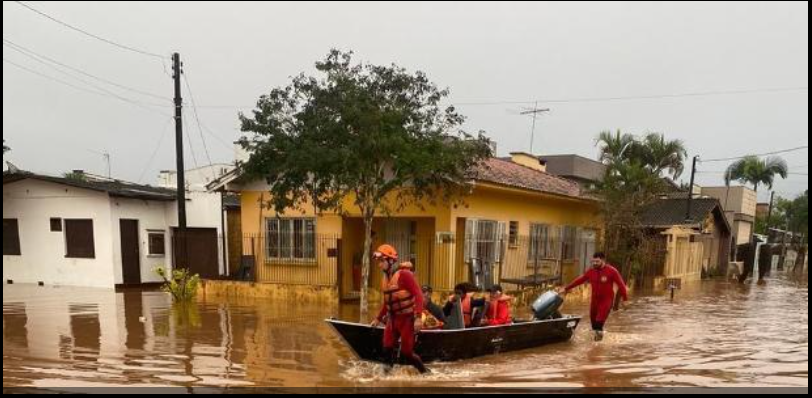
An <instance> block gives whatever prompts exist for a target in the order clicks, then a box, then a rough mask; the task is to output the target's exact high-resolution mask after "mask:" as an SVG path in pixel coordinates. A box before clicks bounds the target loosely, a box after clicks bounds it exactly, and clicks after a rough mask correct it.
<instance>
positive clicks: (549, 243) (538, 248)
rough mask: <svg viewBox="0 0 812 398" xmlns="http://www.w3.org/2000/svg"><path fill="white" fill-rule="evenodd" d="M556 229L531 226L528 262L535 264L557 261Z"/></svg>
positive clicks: (545, 225)
mask: <svg viewBox="0 0 812 398" xmlns="http://www.w3.org/2000/svg"><path fill="white" fill-rule="evenodd" d="M555 240H556V237H555V228H553V227H551V226H550V225H547V224H531V225H530V247H529V253H528V256H527V261H528V263H530V264H535V263H536V262H537V261H544V260H557V259H558V253H556V242H555Z"/></svg>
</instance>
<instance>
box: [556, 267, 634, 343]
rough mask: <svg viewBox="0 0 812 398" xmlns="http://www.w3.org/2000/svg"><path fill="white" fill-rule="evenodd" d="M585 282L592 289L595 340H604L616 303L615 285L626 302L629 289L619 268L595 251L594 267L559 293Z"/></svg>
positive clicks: (592, 319)
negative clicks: (607, 322)
mask: <svg viewBox="0 0 812 398" xmlns="http://www.w3.org/2000/svg"><path fill="white" fill-rule="evenodd" d="M585 283H589V284H590V285H591V289H592V304H591V306H590V311H589V312H590V318H591V321H592V330H593V331H594V332H595V341H602V340H603V338H604V334H605V331H604V327H605V326H606V321H607V320H608V319H609V314H610V313H611V312H612V307H613V306H614V303H615V287H617V293H618V294H620V298H621V299H623V301H624V302H626V301H628V300H629V293H628V289H627V288H626V283H625V282H624V281H623V277H622V276H621V275H620V272H618V270H617V268H615V267H613V266H612V265H609V263H607V262H606V255H605V254H604V253H595V255H594V256H593V257H592V268H591V269H590V270H588V271H587V272H586V273H585V274H584V275H583V276H581V277H579V278H578V279H576V280H575V281H573V282H572V283H571V284H570V285H569V286H567V287H565V288H563V289H561V290H560V291H559V293H560V294H561V295H566V294H569V292H570V291H572V290H573V289H575V288H577V287H578V286H581V285H583V284H585Z"/></svg>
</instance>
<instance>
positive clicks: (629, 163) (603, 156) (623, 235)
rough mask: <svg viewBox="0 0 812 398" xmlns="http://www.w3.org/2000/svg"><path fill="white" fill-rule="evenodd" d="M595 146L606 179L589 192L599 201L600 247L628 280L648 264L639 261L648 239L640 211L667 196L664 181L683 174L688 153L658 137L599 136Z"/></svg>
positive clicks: (610, 133) (629, 135)
mask: <svg viewBox="0 0 812 398" xmlns="http://www.w3.org/2000/svg"><path fill="white" fill-rule="evenodd" d="M596 145H597V146H598V147H599V148H600V156H599V159H600V161H601V162H602V163H603V164H604V165H606V174H605V176H604V178H603V180H602V181H601V182H599V183H598V184H596V186H595V187H594V192H593V193H594V194H596V195H597V196H598V197H600V198H601V199H602V209H601V215H602V218H603V222H604V230H605V231H606V236H605V237H604V246H605V247H606V249H607V251H608V252H609V253H610V256H611V257H612V261H614V262H615V263H617V264H618V265H620V266H621V268H622V271H623V273H624V276H625V277H626V278H629V277H630V276H632V275H633V274H635V273H638V272H641V271H642V268H644V267H645V265H644V264H646V262H647V260H648V259H646V258H642V257H643V256H644V252H645V247H646V245H645V243H646V239H647V237H646V235H645V233H644V231H643V228H642V225H641V223H640V216H641V214H640V212H641V211H642V209H644V208H645V206H646V205H648V204H650V203H651V202H653V201H654V200H656V199H657V197H658V196H659V195H661V194H662V193H664V192H665V191H666V189H667V188H668V185H667V184H666V182H665V180H664V179H663V178H664V177H665V176H671V177H674V178H677V177H679V175H681V174H682V172H683V170H684V169H685V159H686V158H687V151H686V150H685V146H684V144H683V143H682V141H678V140H677V141H669V140H667V139H666V137H665V136H664V135H662V134H658V133H649V134H646V135H645V136H643V137H642V138H640V137H637V136H634V135H631V134H624V133H622V132H620V131H618V132H615V133H612V132H603V133H601V134H600V135H599V136H598V139H597V142H596Z"/></svg>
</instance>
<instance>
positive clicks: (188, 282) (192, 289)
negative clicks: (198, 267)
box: [155, 268, 200, 303]
mask: <svg viewBox="0 0 812 398" xmlns="http://www.w3.org/2000/svg"><path fill="white" fill-rule="evenodd" d="M155 273H156V274H158V276H160V277H161V279H163V281H164V285H163V290H164V291H165V292H167V293H170V294H171V295H172V298H173V299H174V300H175V302H177V303H185V302H191V301H192V300H194V299H195V297H197V292H198V290H199V288H200V276H198V275H192V273H191V272H190V271H189V270H188V269H176V270H173V271H172V272H171V273H170V272H168V271H167V270H166V269H165V268H157V269H155Z"/></svg>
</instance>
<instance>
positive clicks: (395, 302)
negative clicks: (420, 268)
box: [381, 270, 414, 315]
mask: <svg viewBox="0 0 812 398" xmlns="http://www.w3.org/2000/svg"><path fill="white" fill-rule="evenodd" d="M401 272H409V271H404V270H401V271H397V272H395V274H394V275H392V277H391V278H389V276H386V275H385V276H384V278H383V284H382V287H381V292H383V301H384V304H385V305H386V310H387V311H388V312H389V313H390V314H393V315H406V314H412V313H414V296H412V294H411V293H410V292H409V291H408V290H405V289H401V288H400V275H401Z"/></svg>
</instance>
